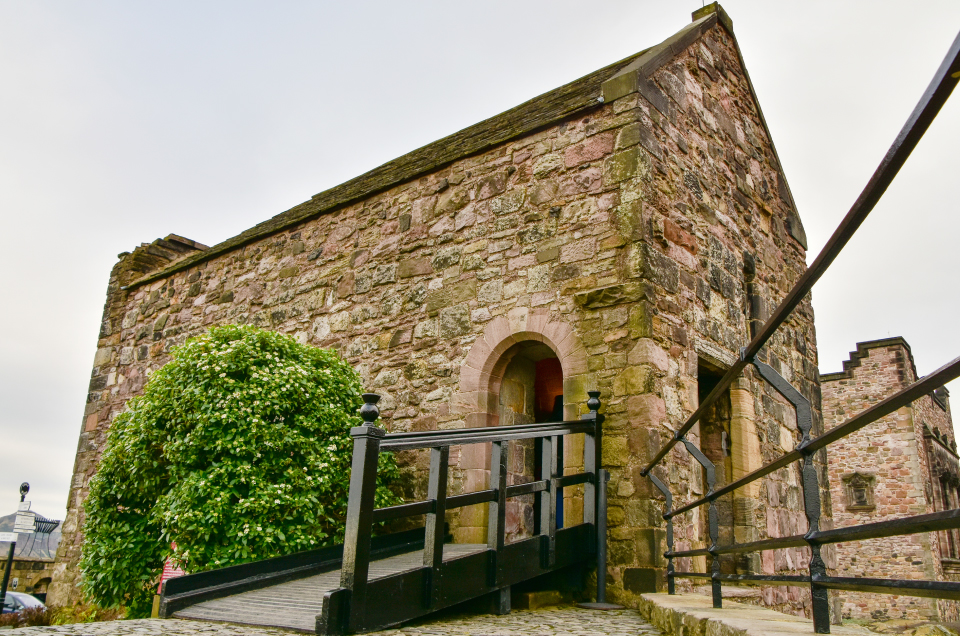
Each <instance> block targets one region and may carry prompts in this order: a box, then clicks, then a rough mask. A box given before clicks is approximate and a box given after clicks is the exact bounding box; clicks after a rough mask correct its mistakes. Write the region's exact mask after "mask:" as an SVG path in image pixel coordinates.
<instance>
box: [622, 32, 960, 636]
mask: <svg viewBox="0 0 960 636" xmlns="http://www.w3.org/2000/svg"><path fill="white" fill-rule="evenodd" d="M958 80H960V34H958V35H957V37H956V38H955V39H954V41H953V44H952V45H951V47H950V50H949V52H948V53H947V55H946V57H945V58H944V60H943V62H942V63H941V64H940V67H939V68H938V69H937V72H936V74H935V75H934V78H933V80H932V81H931V82H930V84H929V85H928V87H927V89H926V91H925V92H924V94H923V96H922V97H921V99H920V101H919V102H918V104H917V106H916V108H915V109H914V110H913V112H912V113H911V115H910V117H909V118H908V119H907V122H906V123H905V124H904V126H903V129H902V130H901V131H900V133H899V134H898V135H897V138H896V139H895V140H894V142H893V144H892V145H891V146H890V149H889V150H888V151H887V154H886V155H885V156H884V158H883V160H882V161H881V162H880V165H879V166H878V167H877V170H876V171H875V172H874V174H873V176H872V177H871V178H870V181H869V182H868V183H867V185H866V187H865V188H864V189H863V192H861V194H860V196H859V197H858V198H857V200H856V201H855V202H854V204H853V206H852V207H851V208H850V211H849V212H847V214H846V216H845V217H844V218H843V220H842V221H841V222H840V225H839V226H838V227H837V229H836V231H835V232H834V233H833V235H832V236H831V237H830V240H829V241H827V244H826V245H825V246H824V248H823V250H821V252H820V254H819V255H818V256H817V258H816V260H815V261H814V262H813V263H812V264H811V265H810V267H809V269H807V270H806V271H805V272H804V273H803V275H802V276H801V277H800V278H799V280H797V282H796V284H795V285H794V286H793V288H792V289H791V290H790V291H789V292H788V293H787V295H786V296H785V297H784V299H783V300H782V301H781V302H780V304H779V305H778V307H777V308H776V310H775V311H774V312H773V315H772V316H771V317H770V319H769V320H767V322H766V323H765V324H764V325H763V327H762V328H761V329H760V330H759V331H758V332H757V334H756V335H755V336H754V337H753V339H752V340H751V341H750V343H749V344H748V345H747V346H746V347H744V348H743V349H741V351H740V356H739V359H738V360H737V361H736V362H735V363H734V364H733V365H732V366H731V367H730V368H729V369H728V370H727V372H726V373H725V374H724V375H723V377H722V378H721V379H720V380H719V382H718V383H717V384H716V386H715V387H714V388H713V389H712V390H711V391H710V393H709V394H708V395H707V396H706V397H705V398H704V399H703V400H702V401H701V402H700V404H699V406H698V407H697V409H696V410H695V411H694V412H693V414H692V415H690V417H689V418H687V420H686V421H685V422H684V424H683V425H682V426H681V427H680V428H678V429H677V430H676V432H675V433H674V434H673V436H672V437H671V438H670V439H669V440H668V441H667V442H666V443H665V444H664V445H663V447H662V448H660V450H659V451H658V452H657V453H656V455H655V456H654V457H653V459H652V460H651V461H650V463H649V464H648V465H647V466H646V467H644V468H643V470H642V471H641V474H642V475H645V476H647V477H649V478H650V479H651V481H652V482H653V484H654V486H656V488H657V489H658V490H660V491H661V492H662V493H663V495H664V497H665V499H666V506H665V508H664V512H663V518H664V519H665V520H666V523H667V551H666V552H665V553H664V557H665V558H666V559H667V582H668V592H669V593H670V594H674V593H675V585H674V579H676V578H688V579H706V580H709V581H710V583H711V587H712V593H713V604H714V607H721V605H722V596H721V594H720V585H721V583H722V582H727V583H737V584H748V585H809V586H810V590H811V596H812V600H813V603H812V613H813V627H814V631H815V632H816V633H820V634H828V633H830V620H829V619H830V616H829V607H828V596H827V590H828V589H844V590H853V591H863V592H876V593H885V594H905V595H910V596H928V597H935V598H947V599H960V583H955V582H945V581H903V580H887V579H863V578H849V577H831V576H827V572H826V566H825V565H824V563H823V559H822V558H821V556H820V547H821V546H822V545H825V544H830V543H839V542H845V541H862V540H865V539H875V538H881V537H889V536H898V535H904V534H913V533H917V532H930V531H938V530H948V529H956V528H960V510H948V511H944V512H937V513H933V514H927V515H918V516H913V517H907V518H901V519H894V520H891V521H881V522H877V523H871V524H863V525H858V526H850V527H845V528H837V529H833V530H821V529H820V525H819V524H820V483H819V478H818V476H817V471H816V468H815V467H814V464H813V454H814V453H816V452H817V451H819V450H820V449H822V448H824V447H826V446H827V445H828V444H831V443H832V442H835V441H837V440H840V439H843V438H844V437H846V436H848V435H850V434H851V433H853V432H855V431H857V430H860V429H861V428H863V427H864V426H867V425H868V424H870V423H872V422H876V421H877V420H879V419H880V418H882V417H884V416H886V415H889V414H890V413H893V412H894V411H896V410H897V409H899V408H901V407H903V406H906V405H908V404H910V403H912V402H914V401H915V400H917V399H919V398H920V397H922V396H924V395H928V394H930V393H932V391H933V390H935V389H937V388H939V387H941V386H943V385H944V384H945V383H947V382H949V381H950V380H953V379H955V378H957V377H960V358H956V359H954V360H952V361H951V362H949V363H947V364H946V365H944V366H943V367H941V368H939V369H937V370H936V371H934V372H933V373H931V374H929V375H927V376H925V377H924V378H921V379H920V380H918V381H916V382H914V383H912V384H911V385H910V386H908V387H906V388H904V389H903V390H901V391H899V392H897V393H896V394H894V395H892V396H890V397H888V398H886V399H884V400H882V401H881V402H879V403H877V404H875V405H873V406H872V407H870V408H868V409H866V410H864V411H863V412H861V413H860V414H858V415H856V416H855V417H852V418H850V419H849V420H847V421H846V422H844V423H842V424H840V425H839V426H836V427H834V428H832V429H831V430H829V431H827V432H825V433H823V434H822V435H820V436H818V437H815V438H813V437H811V436H810V433H811V430H812V417H811V416H812V412H811V408H810V403H809V401H808V400H807V399H806V397H804V396H803V395H802V394H801V393H800V391H798V390H797V389H795V388H794V387H793V386H791V385H790V384H789V383H788V382H787V381H786V380H785V379H784V378H782V377H781V376H780V375H779V374H778V373H777V372H776V371H775V370H774V369H773V368H772V367H770V366H768V365H766V364H764V363H763V362H761V361H760V360H758V359H757V357H758V356H759V355H760V353H761V350H762V349H763V347H764V346H765V345H766V344H767V342H768V341H769V340H770V338H771V337H772V336H773V334H774V333H775V332H776V330H777V329H778V328H779V327H780V326H781V325H782V324H783V323H784V322H785V321H786V320H787V319H788V318H789V317H790V315H791V314H792V312H793V310H794V309H796V307H797V306H798V305H799V304H800V302H801V301H802V300H803V299H804V298H805V297H806V295H807V294H808V293H809V292H810V290H811V289H812V287H813V285H814V284H815V283H816V282H817V281H818V280H819V279H820V277H821V276H822V275H823V274H824V273H825V272H826V270H827V268H828V267H829V266H830V264H831V263H833V261H834V259H836V257H837V256H838V255H839V254H840V251H841V250H842V249H843V248H844V246H846V244H847V243H848V242H849V241H850V239H851V238H852V237H853V235H854V233H855V232H856V231H857V229H858V228H859V227H860V225H861V224H863V222H864V221H865V220H866V218H867V216H868V215H869V214H870V212H871V211H872V210H873V208H874V207H875V206H876V204H877V202H878V201H879V200H880V197H882V196H883V193H884V192H885V191H886V190H887V188H888V187H889V185H890V184H891V183H892V182H893V179H894V177H896V175H897V173H898V172H899V171H900V168H902V167H903V165H904V163H905V162H906V160H907V158H908V157H909V156H910V153H911V152H912V151H913V149H914V148H915V147H916V146H917V144H918V143H919V141H920V139H921V138H922V137H923V135H924V133H925V132H926V131H927V129H928V128H929V127H930V124H931V123H932V122H933V119H934V118H935V117H936V115H937V113H939V112H940V109H941V108H942V107H943V105H944V104H945V103H946V101H947V99H948V98H949V97H950V94H951V93H952V91H953V89H954V87H955V86H956V85H957V82H958ZM751 364H752V365H753V366H754V368H755V369H756V371H757V374H758V375H759V376H760V377H761V378H762V379H763V380H765V381H766V382H767V383H768V384H770V386H771V387H772V388H774V389H775V390H776V391H777V392H778V393H780V394H781V395H782V396H783V397H784V398H786V399H787V400H788V401H789V402H790V403H791V404H793V406H794V408H795V409H796V411H797V426H798V428H799V429H800V432H801V434H802V439H801V440H800V443H799V444H798V445H797V447H796V448H795V449H794V450H792V451H790V452H788V453H785V454H784V455H782V456H781V457H779V458H777V459H775V460H774V461H771V462H769V463H767V464H765V465H764V466H762V467H761V468H759V469H757V470H755V471H753V472H751V473H749V474H748V475H746V476H744V477H741V478H740V479H738V480H736V481H734V482H733V483H730V484H728V485H726V486H724V487H722V488H719V489H714V466H713V463H712V462H711V461H710V460H709V459H707V458H706V456H704V455H703V453H702V452H700V450H699V449H698V448H697V447H696V445H695V444H694V443H693V442H691V441H690V440H688V439H687V438H686V434H687V433H688V432H689V431H690V429H691V428H693V426H694V425H695V424H696V423H697V422H698V421H699V420H700V418H701V417H702V416H703V414H704V413H706V412H707V410H708V409H709V408H710V407H711V406H712V405H713V404H714V403H715V402H716V401H717V399H719V398H720V396H722V395H724V393H725V392H726V391H727V389H729V388H730V385H731V384H732V383H733V381H734V380H735V379H736V378H737V377H739V376H740V374H741V373H742V372H743V371H744V370H745V369H746V367H747V366H748V365H751ZM678 442H680V443H683V444H684V446H685V447H686V448H687V450H688V451H690V453H691V455H692V456H693V457H694V459H696V461H697V462H698V463H700V464H701V465H702V466H703V468H704V471H705V474H706V478H707V493H706V494H705V495H704V496H703V497H700V498H699V499H696V500H694V501H691V502H690V503H687V504H685V505H682V506H679V507H676V508H674V507H673V499H672V495H671V492H670V489H669V487H668V486H667V485H666V484H664V483H663V482H662V481H661V480H660V479H658V478H657V476H656V475H655V474H654V473H653V472H652V471H653V469H654V468H656V466H657V465H658V464H659V463H660V462H661V461H662V460H663V459H664V458H665V457H666V456H667V453H669V452H670V450H671V449H672V448H673V447H674V446H676V445H677V443H678ZM796 461H800V462H802V475H803V480H802V481H803V495H804V512H805V513H806V516H807V522H808V524H809V528H808V531H807V532H806V533H805V534H804V535H796V536H792V537H781V538H770V539H764V540H760V541H752V542H749V543H734V544H732V545H723V546H721V545H718V544H717V540H718V518H717V508H716V502H717V500H718V499H719V498H720V497H722V496H723V495H726V494H729V493H732V492H733V491H735V490H737V489H738V488H742V487H744V486H746V485H747V484H750V483H752V482H754V481H756V480H758V479H760V478H762V477H764V476H766V475H768V474H770V473H772V472H774V471H776V470H779V469H781V468H785V467H786V466H789V465H790V464H792V463H793V462H796ZM703 505H708V506H709V514H708V524H709V535H710V545H709V546H708V547H706V548H702V549H697V550H680V551H676V550H674V548H673V520H674V518H675V517H676V516H677V515H679V514H682V513H685V512H688V511H690V510H693V509H695V508H697V507H699V506H703ZM801 546H809V548H810V550H811V559H810V566H809V571H810V575H809V576H795V575H790V576H786V575H784V576H779V575H753V574H723V573H721V572H720V568H719V558H718V557H719V555H721V554H737V553H744V552H757V551H761V550H774V549H783V548H793V547H801ZM694 556H710V557H712V571H711V572H709V573H701V572H676V571H675V568H674V564H673V559H676V558H680V557H694Z"/></svg>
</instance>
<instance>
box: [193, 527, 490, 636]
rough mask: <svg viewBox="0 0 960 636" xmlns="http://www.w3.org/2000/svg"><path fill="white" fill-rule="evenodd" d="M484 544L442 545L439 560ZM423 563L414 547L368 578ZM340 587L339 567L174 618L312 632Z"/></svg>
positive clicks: (375, 565) (378, 565)
mask: <svg viewBox="0 0 960 636" xmlns="http://www.w3.org/2000/svg"><path fill="white" fill-rule="evenodd" d="M486 549H487V546H486V545H480V544H453V543H448V544H446V545H444V546H443V560H444V561H449V560H451V559H455V558H457V557H461V556H464V555H467V554H472V553H474V552H482V551H483V550H486ZM420 567H423V551H422V550H417V551H414V552H407V553H405V554H399V555H396V556H392V557H388V558H386V559H381V560H379V561H373V562H372V563H370V580H375V579H379V578H382V577H384V576H388V575H390V574H397V573H399V572H403V571H406V570H412V569H416V568H420ZM338 587H340V570H332V571H330V572H325V573H323V574H317V575H314V576H311V577H307V578H303V579H299V580H296V581H290V582H288V583H280V584H279V585H274V586H271V587H266V588H263V589H260V590H251V591H249V592H241V593H240V594H235V595H233V596H227V597H225V598H220V599H215V600H212V601H205V602H203V603H198V604H196V605H192V606H190V607H188V608H186V609H182V610H180V611H178V612H176V613H175V614H174V616H175V617H177V618H190V619H194V620H207V621H223V622H228V623H243V624H247V625H260V626H264V627H282V628H286V629H295V630H298V631H304V632H310V633H313V632H314V630H315V629H316V619H317V614H319V613H320V604H321V602H322V600H323V595H324V594H325V593H326V592H328V591H329V590H333V589H336V588H338Z"/></svg>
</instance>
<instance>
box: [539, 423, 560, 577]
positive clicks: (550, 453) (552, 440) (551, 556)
mask: <svg viewBox="0 0 960 636" xmlns="http://www.w3.org/2000/svg"><path fill="white" fill-rule="evenodd" d="M557 439H558V437H557V436H556V435H553V436H551V437H544V438H543V444H542V445H541V447H540V449H541V453H542V455H541V465H542V466H543V478H544V479H545V480H546V482H547V486H546V488H545V489H544V490H543V491H541V492H540V564H541V565H542V567H545V568H547V567H553V565H554V563H555V562H556V556H557V543H556V541H557V540H556V536H557Z"/></svg>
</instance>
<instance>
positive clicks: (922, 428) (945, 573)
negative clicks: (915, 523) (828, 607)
mask: <svg viewBox="0 0 960 636" xmlns="http://www.w3.org/2000/svg"><path fill="white" fill-rule="evenodd" d="M917 379H919V376H918V375H917V368H916V365H915V364H914V361H913V354H912V353H911V352H910V345H908V344H907V342H906V341H905V340H904V339H903V338H899V337H897V338H885V339H883V340H872V341H868V342H859V343H857V350H856V351H854V352H852V353H851V354H850V359H849V360H847V361H845V362H844V363H843V371H841V372H839V373H828V374H824V375H823V376H821V382H822V388H823V417H824V421H825V422H826V425H827V428H831V427H833V426H836V425H838V424H841V423H842V422H844V421H846V420H847V419H849V418H850V417H852V416H854V415H856V414H857V413H859V412H861V411H863V410H864V409H867V408H869V407H870V406H872V405H873V404H876V403H877V402H879V401H880V400H882V399H884V398H886V397H889V396H890V395H892V394H894V393H896V392H897V391H899V390H901V389H903V388H904V387H906V386H907V385H908V384H911V383H912V382H915V381H916V380H917ZM827 452H828V457H829V467H830V486H831V496H832V499H833V502H834V514H833V519H834V523H835V524H836V526H837V527H843V526H850V525H857V524H863V523H872V522H877V521H885V520H888V519H896V518H898V517H907V516H912V515H920V514H927V513H931V512H938V511H941V510H950V509H953V508H958V507H960V505H958V486H960V464H958V456H957V443H956V441H955V440H954V432H953V420H952V418H951V416H950V404H949V401H948V393H947V390H946V388H943V387H941V388H939V389H937V390H936V391H934V392H933V393H931V394H930V395H927V396H924V397H923V398H921V399H919V400H917V401H915V402H914V403H913V404H911V405H910V406H906V407H903V408H901V409H899V410H898V411H896V412H895V413H891V414H890V415H888V416H886V417H884V418H883V419H881V420H879V421H877V422H875V423H873V424H871V425H869V426H867V427H865V428H862V429H860V430H859V431H857V432H856V433H854V434H853V435H850V436H848V437H846V438H844V439H843V440H841V441H839V442H836V443H834V444H832V445H830V447H829V448H828V450H827ZM958 539H960V536H958V532H957V531H956V530H950V531H943V532H936V533H934V532H925V533H920V534H914V535H906V536H899V537H888V538H885V539H872V540H870V541H859V542H852V543H841V544H839V545H838V548H837V560H838V561H837V563H838V565H837V569H838V576H858V577H867V578H900V579H924V580H936V581H960V560H958V556H960V554H958V546H960V541H958ZM837 594H838V596H839V597H840V602H841V603H842V612H843V616H844V617H845V618H862V619H874V620H884V619H899V618H907V619H918V618H932V619H937V618H939V619H941V620H957V609H958V608H957V604H956V602H953V601H938V600H936V599H927V598H917V597H910V596H888V595H884V596H880V595H874V594H863V593H856V592H846V591H842V592H838V593H837Z"/></svg>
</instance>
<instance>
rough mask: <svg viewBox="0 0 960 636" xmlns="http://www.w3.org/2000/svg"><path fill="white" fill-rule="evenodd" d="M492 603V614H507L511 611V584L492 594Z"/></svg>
mask: <svg viewBox="0 0 960 636" xmlns="http://www.w3.org/2000/svg"><path fill="white" fill-rule="evenodd" d="M490 596H491V600H492V603H491V605H492V606H493V607H492V611H491V613H492V614H495V615H497V616H506V615H507V614H509V613H510V609H511V607H510V586H509V585H508V586H506V587H501V588H500V589H499V590H497V591H496V592H494V593H493V594H491V595H490Z"/></svg>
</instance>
